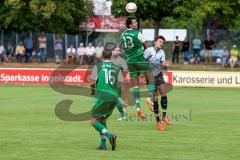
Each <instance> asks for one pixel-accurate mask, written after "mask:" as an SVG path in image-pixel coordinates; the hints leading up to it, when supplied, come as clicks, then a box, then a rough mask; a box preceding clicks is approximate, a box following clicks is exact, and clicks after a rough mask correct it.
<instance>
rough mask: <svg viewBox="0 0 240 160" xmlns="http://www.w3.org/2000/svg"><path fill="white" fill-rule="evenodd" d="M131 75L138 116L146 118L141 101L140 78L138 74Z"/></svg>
mask: <svg viewBox="0 0 240 160" xmlns="http://www.w3.org/2000/svg"><path fill="white" fill-rule="evenodd" d="M130 75H131V83H132V84H133V88H132V92H133V98H134V100H135V106H136V108H137V113H138V117H140V118H141V119H145V115H144V113H143V112H142V110H141V103H140V87H139V79H138V77H137V76H135V75H134V76H133V74H132V73H130Z"/></svg>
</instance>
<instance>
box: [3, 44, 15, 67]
mask: <svg viewBox="0 0 240 160" xmlns="http://www.w3.org/2000/svg"><path fill="white" fill-rule="evenodd" d="M13 57H14V48H13V45H12V43H11V42H8V45H7V48H6V52H5V55H4V59H5V61H6V62H7V63H9V62H11V60H12V58H13Z"/></svg>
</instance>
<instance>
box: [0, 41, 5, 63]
mask: <svg viewBox="0 0 240 160" xmlns="http://www.w3.org/2000/svg"><path fill="white" fill-rule="evenodd" d="M4 53H5V48H4V46H3V43H2V42H0V60H1V61H2V62H4Z"/></svg>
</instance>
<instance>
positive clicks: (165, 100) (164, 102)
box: [161, 96, 168, 109]
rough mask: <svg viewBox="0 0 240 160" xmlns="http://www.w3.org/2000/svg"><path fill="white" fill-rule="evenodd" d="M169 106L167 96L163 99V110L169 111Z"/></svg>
mask: <svg viewBox="0 0 240 160" xmlns="http://www.w3.org/2000/svg"><path fill="white" fill-rule="evenodd" d="M167 104H168V100H167V96H164V97H161V106H162V109H167Z"/></svg>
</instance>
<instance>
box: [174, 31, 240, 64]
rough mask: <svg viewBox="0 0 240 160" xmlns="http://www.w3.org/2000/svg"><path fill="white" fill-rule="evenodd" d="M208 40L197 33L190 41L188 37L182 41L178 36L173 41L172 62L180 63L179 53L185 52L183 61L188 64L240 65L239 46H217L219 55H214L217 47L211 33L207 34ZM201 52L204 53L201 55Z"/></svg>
mask: <svg viewBox="0 0 240 160" xmlns="http://www.w3.org/2000/svg"><path fill="white" fill-rule="evenodd" d="M206 37H207V38H206V40H204V41H203V40H201V39H200V36H199V35H198V34H196V35H195V36H194V38H193V40H192V42H190V41H189V40H188V38H187V37H186V38H185V39H184V41H182V42H180V41H179V40H178V36H176V40H175V41H174V42H173V51H172V63H179V54H180V53H181V52H182V54H183V63H184V64H188V63H192V64H199V63H204V64H205V65H208V64H216V63H217V64H221V65H222V67H228V66H229V67H231V68H234V67H236V66H239V65H240V63H239V61H240V54H239V50H238V49H237V46H236V45H235V44H233V46H232V49H230V51H229V49H228V48H227V45H224V46H223V47H222V48H221V49H219V48H217V50H218V55H215V57H214V56H213V49H216V45H215V41H214V40H213V39H212V37H211V36H210V35H207V36H206ZM190 46H191V47H192V54H190ZM200 53H203V55H202V56H201V54H200Z"/></svg>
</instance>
